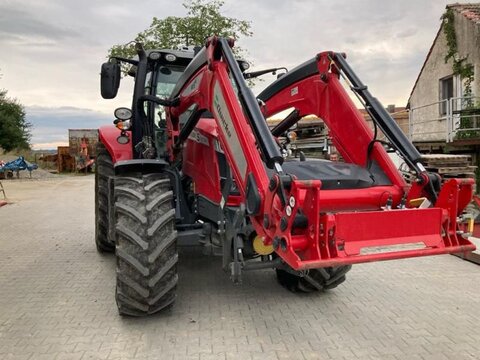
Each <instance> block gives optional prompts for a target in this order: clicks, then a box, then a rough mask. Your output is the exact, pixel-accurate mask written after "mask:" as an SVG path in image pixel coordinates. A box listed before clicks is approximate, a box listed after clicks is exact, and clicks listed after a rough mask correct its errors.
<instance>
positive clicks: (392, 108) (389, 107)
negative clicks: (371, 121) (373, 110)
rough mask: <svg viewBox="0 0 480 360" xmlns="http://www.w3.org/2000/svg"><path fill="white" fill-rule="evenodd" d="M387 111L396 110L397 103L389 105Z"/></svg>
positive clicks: (392, 111)
mask: <svg viewBox="0 0 480 360" xmlns="http://www.w3.org/2000/svg"><path fill="white" fill-rule="evenodd" d="M387 111H388V112H389V113H390V114H391V113H394V112H395V104H393V105H388V106H387Z"/></svg>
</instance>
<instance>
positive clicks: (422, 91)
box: [409, 12, 480, 141]
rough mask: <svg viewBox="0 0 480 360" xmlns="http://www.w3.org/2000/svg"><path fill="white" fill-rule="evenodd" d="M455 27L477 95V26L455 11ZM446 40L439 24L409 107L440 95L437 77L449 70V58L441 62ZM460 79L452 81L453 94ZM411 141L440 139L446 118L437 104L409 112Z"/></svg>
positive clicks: (479, 88)
mask: <svg viewBox="0 0 480 360" xmlns="http://www.w3.org/2000/svg"><path fill="white" fill-rule="evenodd" d="M455 31H456V35H457V44H458V52H459V55H460V56H461V57H463V56H465V55H467V54H468V60H467V61H468V62H470V63H472V64H474V66H475V80H474V83H473V84H472V90H473V94H474V95H480V79H479V78H478V77H480V28H479V25H476V24H475V23H474V22H472V21H470V20H468V19H466V18H465V17H464V16H463V15H461V14H459V13H456V12H455ZM446 53H447V42H446V39H445V35H444V33H443V26H442V28H441V29H440V31H439V34H438V37H437V39H436V41H435V44H434V45H433V48H432V49H431V53H430V56H429V57H428V60H427V62H426V64H425V67H424V68H423V71H422V73H421V74H420V77H419V79H418V81H417V84H416V86H415V89H414V91H413V93H412V95H411V97H410V101H409V104H410V109H415V108H418V107H420V106H425V105H428V104H432V103H436V102H438V101H439V99H440V82H439V81H440V79H442V78H445V77H447V76H450V75H452V74H453V70H452V60H449V61H448V62H447V63H445V60H444V58H445V54H446ZM459 82H460V81H459V80H457V83H454V94H459V95H461V94H462V89H461V88H460V83H459ZM411 116H412V123H413V133H414V134H413V141H442V140H445V135H446V120H445V118H443V119H442V116H441V115H440V106H439V105H438V104H435V105H430V106H427V107H424V108H422V109H417V110H414V111H413V112H412V113H411Z"/></svg>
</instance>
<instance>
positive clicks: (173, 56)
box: [165, 54, 177, 62]
mask: <svg viewBox="0 0 480 360" xmlns="http://www.w3.org/2000/svg"><path fill="white" fill-rule="evenodd" d="M165 60H167V61H170V62H174V61H175V60H177V57H176V56H175V55H173V54H166V55H165Z"/></svg>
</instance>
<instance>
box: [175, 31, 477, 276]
mask: <svg viewBox="0 0 480 360" xmlns="http://www.w3.org/2000/svg"><path fill="white" fill-rule="evenodd" d="M232 45H233V44H232V43H231V42H229V41H227V40H226V39H223V38H217V37H212V38H210V39H209V40H208V41H207V44H206V46H205V47H204V48H203V49H202V50H201V51H200V52H199V53H198V55H197V56H196V57H195V58H194V60H193V61H192V62H191V64H190V65H189V66H188V67H187V69H186V71H185V73H184V74H183V76H182V77H181V78H180V80H179V82H178V83H177V85H176V88H175V89H174V91H173V93H172V99H173V98H175V99H177V98H178V100H179V101H178V105H176V106H175V107H170V108H169V110H168V112H167V127H168V143H167V146H168V147H169V148H170V149H171V151H169V153H170V161H172V162H174V161H176V160H177V159H179V157H180V156H181V152H180V149H181V147H182V144H183V142H184V141H185V140H186V139H187V138H188V136H189V135H190V133H191V131H192V130H193V129H194V128H195V126H196V124H197V123H198V120H199V118H200V114H201V113H202V112H204V111H205V110H208V111H210V112H211V113H212V114H213V117H214V119H215V121H216V124H217V126H218V130H219V131H218V133H219V141H220V143H221V146H222V149H223V150H224V152H225V155H226V159H227V161H228V163H229V164H230V167H231V169H232V172H233V176H234V178H235V181H236V185H237V188H238V189H239V191H240V195H241V198H242V203H244V204H245V208H246V215H247V216H249V218H250V220H251V223H252V225H253V226H254V228H255V231H256V233H257V234H258V235H259V236H261V237H262V238H263V242H264V244H265V245H270V244H271V245H273V248H274V249H275V251H276V253H277V254H278V256H279V257H280V258H281V259H283V261H284V262H285V263H287V264H288V265H289V266H290V267H292V268H293V269H294V270H303V269H309V268H321V267H330V266H337V265H344V264H353V263H360V262H369V261H379V260H389V259H398V258H406V257H416V256H426V255H435V254H444V253H454V252H462V251H468V250H473V249H474V248H475V247H474V246H473V245H472V244H471V243H470V242H469V241H468V240H466V239H465V238H463V236H462V235H461V234H460V233H459V231H458V230H459V228H458V224H457V219H458V217H459V216H460V215H461V213H462V211H463V209H464V207H465V206H466V204H467V203H468V201H469V199H470V198H471V196H472V185H473V180H470V179H453V180H450V181H449V182H447V183H446V184H445V185H444V186H443V187H442V189H441V190H440V191H435V189H434V190H432V188H433V187H432V186H431V185H432V178H431V177H430V176H429V174H428V173H426V172H425V170H424V169H423V166H422V165H421V163H420V162H419V154H418V152H417V151H416V150H415V148H414V147H413V145H411V143H410V142H409V141H408V140H407V139H406V138H405V137H404V136H403V137H402V135H401V133H400V132H399V131H400V130H399V129H398V127H397V128H395V124H392V121H393V120H391V119H390V120H391V121H390V120H389V119H388V117H386V116H385V113H383V112H382V110H381V108H382V107H381V106H380V105H379V103H378V101H376V100H374V99H373V98H371V95H370V94H369V93H368V92H365V91H366V89H365V88H361V86H358V84H357V88H358V89H357V90H358V91H359V93H360V94H361V95H363V97H364V100H365V102H366V103H367V106H368V108H369V110H370V112H371V113H372V114H373V115H374V116H375V118H376V121H378V126H379V127H380V128H381V130H383V131H384V132H385V134H386V135H387V137H388V138H389V140H390V142H391V143H392V145H393V146H394V147H396V148H397V150H398V151H399V152H400V154H402V155H403V156H404V158H405V160H406V161H407V163H409V165H410V166H412V167H413V168H414V169H415V170H416V171H417V174H418V181H417V182H415V184H414V185H413V186H408V185H407V184H406V183H405V181H404V180H403V178H402V177H401V175H400V174H399V172H398V171H397V169H396V168H395V166H394V164H393V163H392V161H391V160H390V158H389V157H388V155H387V153H386V151H385V150H384V148H383V146H382V145H381V144H380V143H378V142H375V141H374V140H375V139H374V134H373V132H372V131H371V130H370V128H369V127H368V125H367V123H366V122H365V120H364V119H363V116H362V115H361V114H360V112H359V111H358V110H357V108H356V106H355V105H354V103H353V102H352V101H351V99H350V98H349V96H348V94H347V93H346V91H345V90H344V88H343V87H342V85H341V84H340V82H339V74H340V71H341V70H342V69H343V70H345V69H347V76H348V75H350V77H352V74H353V71H351V69H350V68H349V67H348V68H347V67H346V62H342V61H343V60H344V59H343V58H342V60H340V61H338V60H339V58H338V55H337V54H334V53H331V52H327V53H321V54H319V55H318V56H317V57H316V58H315V59H313V60H311V61H309V62H307V63H306V64H303V65H301V66H300V67H299V68H297V69H294V70H293V71H291V72H289V73H288V75H285V76H284V77H282V78H280V79H279V80H277V81H276V82H275V83H273V84H272V85H271V86H270V87H268V88H267V89H266V90H265V91H264V92H263V93H262V94H260V96H259V98H260V99H261V100H263V102H264V103H265V106H263V107H262V109H260V107H259V105H258V101H257V99H255V97H254V96H253V94H252V92H251V90H250V89H249V88H248V87H247V85H246V84H245V81H244V79H243V77H242V74H241V72H240V69H239V67H238V64H237V62H236V61H235V59H234V57H233V54H232V51H231V49H230V47H231V46H232ZM353 75H354V74H353ZM350 80H353V81H352V82H356V81H357V80H358V79H357V78H356V77H355V78H351V79H350ZM358 81H359V80H358ZM354 86H355V85H354ZM372 99H373V100H372ZM292 107H293V108H295V109H296V111H298V112H299V113H300V115H301V116H304V115H309V114H315V115H316V116H318V117H320V118H322V119H323V120H324V121H325V123H326V124H327V126H328V127H329V129H330V132H331V136H332V138H333V141H334V144H335V146H336V147H337V148H338V150H339V152H340V153H341V155H342V156H343V158H344V159H345V161H346V163H347V164H345V165H341V166H343V167H341V166H340V165H335V164H333V165H332V164H329V165H328V164H318V163H309V164H306V165H308V166H310V169H311V168H316V169H317V170H318V174H321V173H322V172H324V173H326V174H327V175H326V176H324V177H322V176H320V175H319V176H318V177H312V176H311V175H309V176H303V175H298V174H299V173H297V174H296V173H295V171H294V170H295V169H297V168H298V166H299V165H298V164H291V163H287V162H285V163H284V159H283V158H282V156H281V154H280V151H279V149H278V146H277V144H276V143H275V140H274V139H273V136H272V134H271V133H270V131H269V129H268V127H267V124H266V122H265V119H264V116H269V115H271V114H275V113H278V112H279V111H282V110H286V109H288V108H292ZM382 109H383V108H382ZM262 110H263V113H262ZM182 114H190V115H189V117H188V119H187V121H186V122H184V123H183V124H182V125H181V124H180V121H179V119H180V116H181V115H182ZM301 116H299V118H300V117H301ZM301 165H302V164H301ZM304 165H305V164H303V165H302V166H304ZM306 165H305V166H306ZM287 168H289V169H292V171H286V170H285V169H287ZM324 168H329V169H331V171H338V172H339V173H341V172H342V171H344V170H345V171H350V172H351V173H352V174H367V180H365V181H363V182H360V181H357V182H355V181H351V180H352V178H351V176H350V178H349V177H348V176H346V177H345V179H346V180H345V182H344V180H343V178H339V179H338V180H335V179H332V177H331V176H330V175H329V173H328V171H330V170H328V171H324V170H325V169H324ZM309 171H310V170H309ZM313 173H315V172H313ZM308 174H312V171H310V172H309V173H308ZM368 174H370V177H371V181H370V182H369V180H368V178H369V176H368ZM302 176H303V177H302ZM353 180H355V179H353ZM351 183H354V184H356V185H352V186H350V185H349V184H351ZM336 184H337V185H338V186H337V185H336ZM345 184H347V185H345ZM420 196H425V197H428V198H429V199H430V201H431V202H432V205H431V206H430V207H428V208H416V207H413V206H411V205H410V203H409V200H411V199H413V198H416V197H420ZM226 202H227V199H226V198H225V195H224V196H223V198H222V201H221V203H220V206H221V207H222V208H223V207H224V205H225V203H226ZM408 244H416V245H417V248H415V249H412V248H408V249H405V248H404V247H405V246H407V245H408ZM372 248H373V249H374V250H375V251H374V252H371V251H370V250H372ZM385 249H386V250H385Z"/></svg>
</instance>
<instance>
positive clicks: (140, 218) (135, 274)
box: [115, 173, 178, 316]
mask: <svg viewBox="0 0 480 360" xmlns="http://www.w3.org/2000/svg"><path fill="white" fill-rule="evenodd" d="M115 218H116V225H115V234H116V255H117V289H116V300H117V306H118V310H119V312H120V314H122V315H132V316H144V315H149V314H153V313H155V312H158V311H160V310H162V309H164V308H166V307H168V306H169V305H171V304H172V303H173V302H174V300H175V297H176V288H177V282H178V275H177V261H178V253H177V231H176V230H175V208H174V205H173V191H172V190H171V185H170V180H169V178H168V177H167V176H165V175H164V174H148V175H142V174H138V173H132V174H125V175H122V176H116V178H115Z"/></svg>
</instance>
